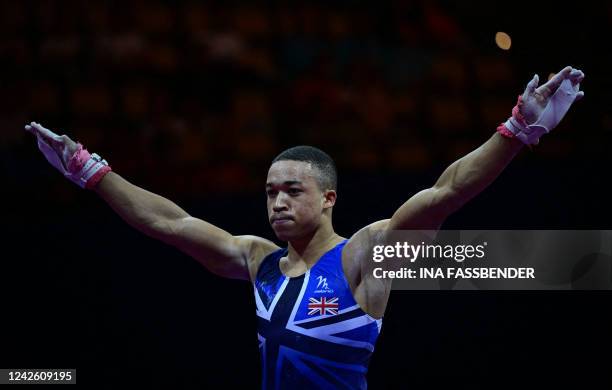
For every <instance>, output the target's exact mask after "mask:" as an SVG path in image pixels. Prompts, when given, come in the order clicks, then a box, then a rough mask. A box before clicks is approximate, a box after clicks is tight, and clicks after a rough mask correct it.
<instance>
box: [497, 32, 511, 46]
mask: <svg viewBox="0 0 612 390" xmlns="http://www.w3.org/2000/svg"><path fill="white" fill-rule="evenodd" d="M495 43H496V44H497V46H498V47H499V48H500V49H502V50H508V49H510V46H512V39H510V35H508V34H506V33H505V32H502V31H498V32H497V33H496V34H495Z"/></svg>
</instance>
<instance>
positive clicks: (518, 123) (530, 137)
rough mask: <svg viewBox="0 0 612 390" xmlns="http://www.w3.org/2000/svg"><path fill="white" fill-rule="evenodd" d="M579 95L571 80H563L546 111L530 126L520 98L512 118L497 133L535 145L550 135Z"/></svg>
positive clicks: (513, 110)
mask: <svg viewBox="0 0 612 390" xmlns="http://www.w3.org/2000/svg"><path fill="white" fill-rule="evenodd" d="M577 94H578V92H577V91H576V90H575V89H574V87H573V86H572V82H571V80H569V79H565V80H563V82H561V85H560V86H559V88H557V90H556V91H555V93H554V95H553V96H552V97H551V99H550V100H549V101H548V104H547V105H546V107H545V108H544V111H542V113H541V114H540V116H539V117H538V119H537V120H536V121H535V123H533V124H528V123H527V122H526V121H525V119H524V118H523V116H522V115H521V113H520V107H521V106H522V105H523V101H522V98H521V96H519V99H518V103H517V105H516V106H514V108H513V109H512V116H511V117H510V118H509V119H508V120H507V121H506V123H504V124H502V125H500V126H499V127H498V128H497V131H498V132H499V133H501V134H502V135H505V136H510V137H511V136H512V135H514V136H515V137H516V138H518V139H519V140H521V141H522V142H523V143H524V144H527V145H535V144H537V143H538V142H539V139H540V137H541V136H542V135H544V134H547V133H549V132H550V131H551V130H552V129H554V128H555V127H556V126H557V125H558V124H559V122H561V119H563V117H564V116H565V114H566V113H567V111H568V110H569V108H570V106H571V105H572V103H574V101H575V100H576V95H577Z"/></svg>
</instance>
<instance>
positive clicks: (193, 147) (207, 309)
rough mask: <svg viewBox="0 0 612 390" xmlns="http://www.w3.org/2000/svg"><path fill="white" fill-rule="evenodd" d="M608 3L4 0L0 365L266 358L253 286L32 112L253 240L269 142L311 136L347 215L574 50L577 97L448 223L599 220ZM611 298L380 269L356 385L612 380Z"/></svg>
mask: <svg viewBox="0 0 612 390" xmlns="http://www.w3.org/2000/svg"><path fill="white" fill-rule="evenodd" d="M611 22H612V7H611V6H610V5H609V4H607V3H605V2H589V3H586V2H584V3H580V4H570V3H568V4H567V5H566V4H560V3H557V2H537V3H536V2H524V1H518V2H517V1H512V2H510V1H501V2H488V3H485V2H467V1H466V2H457V3H454V2H448V1H431V2H430V1H395V2H384V3H374V2H371V3H370V2H349V1H340V2H334V3H333V5H331V4H328V2H322V1H311V2H308V3H296V2H290V3H288V2H248V3H247V2H233V1H231V2H227V1H224V2H195V1H181V2H163V1H146V2H145V1H101V2H91V3H90V2H80V1H40V2H38V1H23V2H2V3H1V5H0V56H1V57H0V58H2V60H1V61H0V70H1V76H0V82H1V85H2V93H1V94H0V124H1V126H0V139H1V143H0V151H1V157H0V169H1V173H2V178H1V179H2V197H3V200H4V202H3V204H4V205H5V207H4V208H3V212H2V214H3V217H4V218H3V224H2V229H3V231H2V237H3V241H2V246H3V249H4V251H3V255H2V261H1V262H0V264H1V267H0V277H1V278H2V282H1V285H2V290H3V291H2V298H3V299H2V302H3V305H2V307H3V311H2V314H1V315H0V321H1V322H2V325H3V328H4V330H3V336H4V337H3V340H2V343H1V346H0V366H2V367H6V368H35V367H39V368H43V367H44V368H48V367H51V368H67V367H76V368H77V369H78V375H79V383H80V384H88V385H90V386H93V385H95V384H99V385H101V386H106V387H108V388H115V387H116V386H117V384H116V383H117V381H119V380H125V381H129V382H130V383H132V384H133V385H134V386H138V387H153V386H156V385H162V386H165V387H167V388H170V387H171V388H204V387H207V386H209V387H215V386H219V385H221V384H223V386H233V387H239V388H256V387H257V386H258V385H259V380H260V376H259V360H258V359H259V357H258V351H257V345H256V337H255V336H256V333H255V316H254V315H253V314H254V307H253V304H252V298H251V297H252V287H251V286H250V285H249V284H248V283H244V282H238V281H231V280H224V279H221V278H218V277H215V276H212V275H211V274H209V273H208V272H207V271H206V270H205V269H204V268H202V267H201V266H200V265H198V264H197V263H196V262H195V261H193V260H191V259H189V258H188V257H187V256H184V255H182V254H181V253H179V252H178V251H176V250H174V249H172V248H170V247H167V246H165V245H163V244H161V243H158V242H155V241H153V240H151V239H148V238H147V237H145V236H143V235H141V234H140V233H138V232H136V231H133V230H131V229H130V228H129V227H128V226H127V225H125V224H124V223H123V222H122V221H121V220H120V219H119V218H118V217H117V216H116V215H114V214H113V212H112V211H111V210H110V208H108V206H106V205H105V204H104V203H103V202H102V201H100V199H98V198H97V197H96V195H95V194H93V193H90V192H86V191H82V190H80V189H78V188H77V187H76V186H74V185H72V184H71V183H69V182H67V181H66V180H65V179H63V178H62V177H61V176H60V175H59V174H58V173H57V172H56V171H55V170H54V169H53V168H52V167H51V166H50V165H49V164H47V163H46V161H45V160H44V157H43V156H42V155H41V154H40V153H39V151H38V150H37V148H36V145H35V141H34V139H33V137H32V136H31V135H29V134H26V133H25V132H24V131H23V130H22V129H23V125H24V124H25V123H29V121H32V120H35V121H38V122H41V123H42V124H43V125H45V126H47V127H49V128H51V129H53V130H55V131H57V132H59V133H66V134H68V135H70V136H71V137H72V138H73V139H77V140H79V141H81V142H83V143H84V144H85V146H86V147H87V148H88V149H89V150H90V151H94V152H97V153H99V154H101V155H102V156H103V157H105V158H106V159H107V160H108V161H109V162H110V163H111V165H112V167H113V169H114V170H115V171H116V172H118V173H120V174H121V175H122V176H124V177H125V178H127V179H128V180H130V181H132V182H133V183H135V184H137V185H139V186H142V187H144V188H147V189H149V190H151V191H153V192H156V193H159V194H161V195H163V196H166V197H168V198H169V199H172V200H174V201H175V202H177V203H178V204H179V205H181V206H182V207H183V208H184V209H186V210H187V211H188V212H190V213H191V214H192V215H194V216H197V217H201V218H203V219H206V220H207V221H209V222H211V223H213V224H216V225H218V226H220V227H222V228H224V229H226V230H228V231H229V232H231V233H233V234H256V235H260V236H263V237H266V238H269V239H275V238H274V237H273V233H272V231H271V229H270V228H269V227H268V224H267V219H266V211H265V206H264V204H265V196H264V191H263V184H264V180H265V175H266V172H267V168H268V166H269V163H270V161H271V159H272V158H273V157H274V156H275V155H276V154H277V153H279V152H280V151H282V150H283V149H284V148H286V147H289V146H293V145H296V144H311V145H315V146H318V147H321V148H322V149H324V150H326V151H327V152H328V153H329V154H331V155H332V156H333V157H334V158H335V159H336V162H337V164H338V169H339V189H338V190H339V200H338V204H337V206H336V207H335V210H334V221H335V222H334V226H335V228H336V230H337V231H338V232H339V233H340V234H342V235H344V236H350V235H351V234H352V233H354V232H355V231H356V230H358V229H359V228H361V227H363V226H364V225H367V224H369V223H371V222H373V221H376V220H378V219H383V218H388V217H389V216H390V215H391V214H392V213H393V212H394V210H395V209H396V208H397V207H399V205H401V204H402V203H403V201H405V200H406V199H408V198H409V197H410V196H411V195H412V194H414V193H415V192H417V191H419V190H420V189H423V188H425V187H427V186H431V185H432V184H433V183H434V182H435V180H436V178H437V177H438V175H439V174H440V173H441V172H442V170H443V169H444V168H445V167H446V166H447V165H448V164H450V163H451V162H452V161H454V160H455V159H457V158H459V157H460V156H462V155H464V154H465V153H467V152H469V151H470V150H472V149H474V148H475V147H477V146H478V145H479V144H481V143H482V142H484V141H485V140H486V139H487V138H488V137H489V136H490V134H491V133H492V132H493V131H494V129H495V127H496V126H497V125H498V124H499V123H500V122H502V121H504V120H505V119H507V117H508V116H509V114H510V110H511V108H512V106H513V105H514V103H515V101H516V96H517V95H518V94H519V93H521V92H522V91H523V89H524V85H525V84H526V83H527V81H529V80H530V79H531V77H532V76H533V74H534V73H538V74H539V75H540V78H541V80H546V78H547V77H548V75H549V74H550V73H552V72H557V71H559V70H560V69H561V68H563V67H564V66H565V65H572V66H574V67H577V68H580V69H582V70H583V71H584V72H585V74H586V78H585V81H584V82H583V85H582V89H583V90H584V91H585V93H586V96H585V98H584V100H583V101H581V102H579V103H577V104H576V105H575V106H574V107H572V109H571V110H570V112H569V113H568V115H567V116H566V118H565V119H564V121H563V122H562V123H561V125H560V126H559V127H558V128H557V129H556V130H555V131H554V133H553V134H551V135H547V136H545V137H544V138H543V140H542V142H541V145H539V146H537V147H535V148H533V150H532V151H529V150H525V151H523V152H522V153H521V155H520V156H519V157H518V158H517V159H516V160H515V161H514V162H513V163H512V164H511V166H510V167H509V168H508V169H507V170H506V171H505V172H504V173H503V174H502V176H501V177H500V178H499V180H498V181H497V182H496V183H495V184H494V185H493V186H492V187H491V188H489V189H487V190H486V191H485V192H484V193H483V194H481V195H480V196H478V197H477V198H476V199H474V200H473V201H472V202H471V203H470V204H468V205H467V206H466V207H464V208H463V209H462V210H460V211H459V212H457V213H456V214H455V215H453V216H452V217H451V218H449V220H448V221H447V223H446V224H445V225H444V227H446V228H460V229H468V228H479V229H485V228H499V229H522V228H548V229H610V228H611V224H610V217H611V209H612V208H611V207H610V198H611V194H612V192H611V191H610V189H609V186H608V184H609V183H610V173H609V169H610V162H611V161H612V157H611V152H612V148H611V146H612V116H611V111H610V103H609V102H610V101H611V100H610V97H611V96H610V95H611V94H612V93H611V92H610V91H612V89H611V87H612V77H611V72H610V69H611V65H612V61H611V58H610V53H611V51H610V49H611V47H610V46H611V45H610V36H611V34H610V33H611V31H610V30H611V29H610V23H611ZM496 31H505V32H507V33H509V34H510V36H511V37H512V47H511V49H510V50H508V51H504V50H501V49H499V48H498V47H497V46H496V45H495V43H494V35H495V32H496ZM611 297H612V296H611V295H610V294H609V292H586V291H557V292H512V291H507V292H491V291H489V292H482V291H481V292H394V293H393V294H392V296H391V299H390V303H389V307H388V311H387V315H386V317H385V324H384V326H383V332H382V335H381V337H380V340H379V342H378V344H377V352H376V353H375V354H374V357H373V360H372V364H371V369H370V373H369V381H370V386H371V388H373V389H377V388H387V387H398V388H408V387H416V388H418V387H422V386H423V387H430V386H432V385H434V384H457V383H468V384H474V385H478V386H486V387H488V388H490V387H492V386H497V385H498V384H507V383H508V381H511V380H515V381H517V382H518V383H523V384H524V383H527V376H528V375H535V376H536V377H538V378H539V379H540V380H542V381H544V382H545V383H548V384H550V383H552V382H566V381H568V380H576V381H578V383H582V384H584V381H591V380H594V379H596V380H603V381H606V383H607V384H602V385H603V387H607V386H609V385H610V382H612V378H610V377H611V374H610V358H609V356H610V350H611V349H610V347H611V344H612V343H611V341H612V336H611V335H610V329H612V321H610V320H609V312H610V298H611Z"/></svg>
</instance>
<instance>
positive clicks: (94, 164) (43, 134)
mask: <svg viewBox="0 0 612 390" xmlns="http://www.w3.org/2000/svg"><path fill="white" fill-rule="evenodd" d="M25 129H26V130H27V131H29V132H31V133H33V134H34V135H36V138H37V139H38V149H40V151H41V152H43V154H44V155H45V158H46V159H47V161H49V162H50V163H51V165H53V166H54V167H55V168H56V169H57V170H58V171H60V172H61V173H62V174H63V175H64V176H65V177H67V178H68V179H69V180H70V181H72V182H73V183H75V184H76V185H78V186H79V187H82V188H92V187H93V186H94V185H95V184H96V183H97V182H98V181H99V180H101V179H102V177H103V176H104V175H105V174H106V173H107V172H109V171H110V170H111V169H110V167H109V166H108V163H107V162H106V161H105V160H103V159H102V158H101V157H100V156H98V155H97V154H95V153H94V154H91V155H90V154H89V153H88V152H87V150H85V149H83V145H81V144H80V143H77V142H74V141H73V140H71V139H70V138H69V137H68V136H67V135H57V134H55V133H54V132H52V131H51V130H49V129H47V128H45V127H43V126H41V125H40V124H39V123H36V122H31V123H30V124H29V125H26V126H25Z"/></svg>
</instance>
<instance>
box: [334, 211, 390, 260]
mask: <svg viewBox="0 0 612 390" xmlns="http://www.w3.org/2000/svg"><path fill="white" fill-rule="evenodd" d="M389 221H391V220H390V219H383V220H380V221H376V222H374V223H371V224H369V225H368V226H365V227H364V228H362V229H360V230H359V231H357V232H356V233H355V234H353V235H352V236H351V238H349V240H348V242H347V243H346V245H345V246H344V250H343V254H346V255H347V256H350V257H351V258H354V257H360V256H363V255H364V254H365V253H364V252H368V253H369V251H370V249H371V245H372V244H373V243H376V242H382V241H383V240H384V238H385V232H386V231H387V228H388V226H389ZM343 256H344V255H343Z"/></svg>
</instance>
